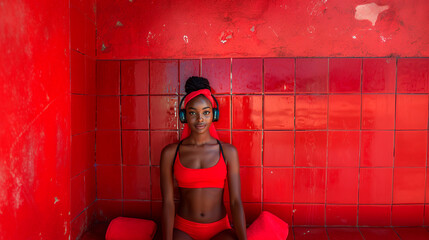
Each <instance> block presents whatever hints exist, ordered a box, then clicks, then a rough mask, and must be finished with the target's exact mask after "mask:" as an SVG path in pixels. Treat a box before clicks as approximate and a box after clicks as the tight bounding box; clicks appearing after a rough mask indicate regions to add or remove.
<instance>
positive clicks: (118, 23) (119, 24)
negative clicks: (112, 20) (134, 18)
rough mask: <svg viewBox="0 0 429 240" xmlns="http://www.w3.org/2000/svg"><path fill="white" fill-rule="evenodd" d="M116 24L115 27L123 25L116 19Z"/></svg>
mask: <svg viewBox="0 0 429 240" xmlns="http://www.w3.org/2000/svg"><path fill="white" fill-rule="evenodd" d="M116 26H117V27H122V26H124V25H123V24H122V23H121V22H120V21H117V22H116Z"/></svg>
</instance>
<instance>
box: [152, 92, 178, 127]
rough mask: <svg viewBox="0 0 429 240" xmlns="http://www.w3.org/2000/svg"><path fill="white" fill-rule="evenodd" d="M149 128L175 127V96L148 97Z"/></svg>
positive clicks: (176, 119) (176, 116)
mask: <svg viewBox="0 0 429 240" xmlns="http://www.w3.org/2000/svg"><path fill="white" fill-rule="evenodd" d="M149 101H150V106H149V114H150V115H149V118H150V129H152V130H153V129H177V124H178V114H179V113H178V112H179V111H178V105H179V103H178V102H177V101H178V100H177V97H175V96H150V97H149Z"/></svg>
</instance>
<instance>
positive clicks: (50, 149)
mask: <svg viewBox="0 0 429 240" xmlns="http://www.w3.org/2000/svg"><path fill="white" fill-rule="evenodd" d="M0 16H1V21H0V49H1V54H0V85H1V86H2V87H1V93H0V102H1V107H0V112H1V114H0V115H1V117H0V126H1V127H0V139H1V141H0V239H5V240H6V239H36V238H37V239H68V238H69V234H70V68H69V65H70V50H69V49H70V46H69V41H70V39H69V36H70V35H69V29H70V28H69V24H70V19H69V16H70V14H69V5H68V2H67V1H57V2H52V1H2V2H1V3H0Z"/></svg>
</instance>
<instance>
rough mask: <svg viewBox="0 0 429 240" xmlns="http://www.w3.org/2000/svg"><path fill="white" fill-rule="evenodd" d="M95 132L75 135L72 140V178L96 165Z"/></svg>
mask: <svg viewBox="0 0 429 240" xmlns="http://www.w3.org/2000/svg"><path fill="white" fill-rule="evenodd" d="M94 156H95V131H92V132H87V133H83V134H78V135H74V136H72V138H71V167H70V169H71V177H74V176H76V175H77V174H78V173H81V172H82V171H83V170H85V169H88V168H89V167H91V166H93V165H94V163H95V157H94Z"/></svg>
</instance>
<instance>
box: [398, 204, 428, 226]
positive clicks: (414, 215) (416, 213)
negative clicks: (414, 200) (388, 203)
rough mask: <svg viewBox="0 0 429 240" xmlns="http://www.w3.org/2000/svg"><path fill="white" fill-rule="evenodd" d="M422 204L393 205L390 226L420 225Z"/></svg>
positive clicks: (422, 210)
mask: <svg viewBox="0 0 429 240" xmlns="http://www.w3.org/2000/svg"><path fill="white" fill-rule="evenodd" d="M423 214H424V205H393V206H392V226H413V227H414V226H422V225H423Z"/></svg>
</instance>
